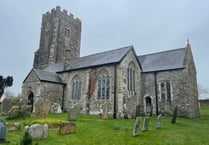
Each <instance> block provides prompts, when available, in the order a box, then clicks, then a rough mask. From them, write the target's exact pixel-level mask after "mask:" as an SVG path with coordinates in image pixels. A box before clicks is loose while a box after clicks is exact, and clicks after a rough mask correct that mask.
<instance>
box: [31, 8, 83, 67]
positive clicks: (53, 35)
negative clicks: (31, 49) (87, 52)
mask: <svg viewBox="0 0 209 145" xmlns="http://www.w3.org/2000/svg"><path fill="white" fill-rule="evenodd" d="M80 41H81V21H80V20H79V19H78V18H74V17H73V15H72V14H69V15H68V14H67V11H66V10H63V11H61V8H60V7H59V6H57V7H56V9H52V10H51V12H47V13H45V14H43V16H42V25H41V36H40V45H39V49H38V50H37V51H36V52H35V57H34V63H33V67H34V68H35V69H44V68H45V67H46V66H48V65H49V64H52V63H64V65H65V66H67V65H69V63H70V61H71V60H72V59H74V58H78V57H80Z"/></svg>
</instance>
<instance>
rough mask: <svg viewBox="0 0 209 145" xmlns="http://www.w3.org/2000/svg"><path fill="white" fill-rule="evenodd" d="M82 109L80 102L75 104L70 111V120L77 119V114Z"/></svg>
mask: <svg viewBox="0 0 209 145" xmlns="http://www.w3.org/2000/svg"><path fill="white" fill-rule="evenodd" d="M80 111H81V107H80V105H79V104H74V105H73V106H72V107H71V108H70V109H69V113H68V120H69V121H76V116H77V114H79V113H80Z"/></svg>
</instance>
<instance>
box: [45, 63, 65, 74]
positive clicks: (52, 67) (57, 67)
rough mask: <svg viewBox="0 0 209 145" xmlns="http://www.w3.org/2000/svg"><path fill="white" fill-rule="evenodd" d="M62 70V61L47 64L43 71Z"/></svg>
mask: <svg viewBox="0 0 209 145" xmlns="http://www.w3.org/2000/svg"><path fill="white" fill-rule="evenodd" d="M63 70H64V63H55V64H49V65H48V66H47V67H46V68H44V71H48V72H59V71H63Z"/></svg>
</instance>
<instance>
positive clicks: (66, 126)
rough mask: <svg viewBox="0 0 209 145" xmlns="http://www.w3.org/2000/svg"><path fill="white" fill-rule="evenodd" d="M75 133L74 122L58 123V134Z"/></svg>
mask: <svg viewBox="0 0 209 145" xmlns="http://www.w3.org/2000/svg"><path fill="white" fill-rule="evenodd" d="M71 133H76V124H75V123H72V122H69V123H63V124H61V125H60V134H62V135H65V134H71Z"/></svg>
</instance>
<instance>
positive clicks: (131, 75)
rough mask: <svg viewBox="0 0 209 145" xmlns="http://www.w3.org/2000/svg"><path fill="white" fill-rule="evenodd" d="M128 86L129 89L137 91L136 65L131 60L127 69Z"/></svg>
mask: <svg viewBox="0 0 209 145" xmlns="http://www.w3.org/2000/svg"><path fill="white" fill-rule="evenodd" d="M127 88H128V91H133V92H135V65H134V63H133V62H131V63H130V64H129V66H128V69H127Z"/></svg>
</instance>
